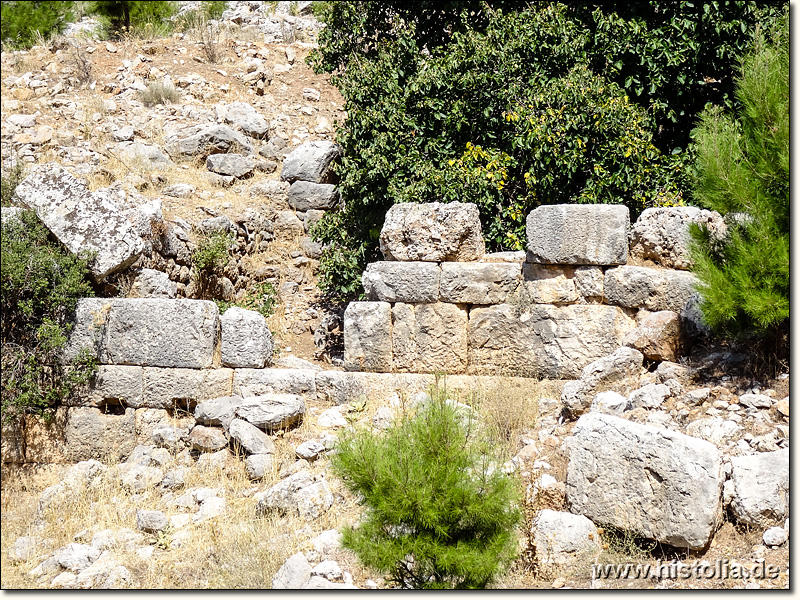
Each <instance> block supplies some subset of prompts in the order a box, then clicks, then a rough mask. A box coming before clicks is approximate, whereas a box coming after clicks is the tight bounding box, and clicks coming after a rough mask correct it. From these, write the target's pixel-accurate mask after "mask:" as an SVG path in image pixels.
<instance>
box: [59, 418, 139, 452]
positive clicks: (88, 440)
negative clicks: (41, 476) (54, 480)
mask: <svg viewBox="0 0 800 600" xmlns="http://www.w3.org/2000/svg"><path fill="white" fill-rule="evenodd" d="M64 440H65V447H64V455H65V457H66V458H67V460H69V461H71V462H79V461H82V460H89V459H90V458H96V459H101V460H108V459H116V460H122V459H125V458H126V457H127V456H128V455H129V454H130V453H131V452H132V451H133V449H134V447H135V446H136V411H135V410H134V409H133V408H128V409H126V410H125V414H123V415H105V414H103V413H102V412H101V411H100V409H97V408H90V407H73V408H70V409H69V411H68V413H67V424H66V428H65V430H64Z"/></svg>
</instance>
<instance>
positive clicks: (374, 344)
mask: <svg viewBox="0 0 800 600" xmlns="http://www.w3.org/2000/svg"><path fill="white" fill-rule="evenodd" d="M344 368H345V369H347V370H348V371H377V372H384V373H385V372H390V371H391V370H392V309H391V305H390V304H389V303H388V302H351V303H350V304H349V305H348V306H347V309H345V311H344Z"/></svg>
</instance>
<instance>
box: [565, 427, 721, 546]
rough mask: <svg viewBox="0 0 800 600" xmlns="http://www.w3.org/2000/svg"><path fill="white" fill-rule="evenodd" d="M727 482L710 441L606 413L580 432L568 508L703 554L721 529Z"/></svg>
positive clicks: (572, 455) (572, 456)
mask: <svg viewBox="0 0 800 600" xmlns="http://www.w3.org/2000/svg"><path fill="white" fill-rule="evenodd" d="M722 482H723V472H722V460H721V456H720V454H719V451H718V450H717V448H716V447H715V446H714V445H713V444H711V443H709V442H706V441H703V440H699V439H696V438H692V437H689V436H687V435H683V434H681V433H677V432H675V431H671V430H668V429H661V428H658V427H652V426H649V425H640V424H638V423H633V422H631V421H626V420H625V419H621V418H619V417H613V416H611V415H603V414H600V413H588V414H586V415H583V416H582V417H581V418H580V419H578V422H577V424H576V425H575V428H574V430H573V438H572V439H571V440H570V447H569V466H568V468H567V501H568V502H569V505H570V509H571V510H572V512H574V513H577V514H582V515H584V516H586V517H589V518H590V519H591V520H592V521H594V522H595V523H598V524H605V525H613V526H615V527H619V528H621V529H624V530H627V531H632V532H635V533H636V534H638V535H642V536H644V537H647V538H650V539H654V540H658V541H659V542H663V543H666V544H670V545H672V546H676V547H679V548H689V549H692V550H699V549H702V548H704V547H706V546H707V544H708V543H709V541H710V540H711V537H712V536H713V535H714V532H715V531H716V528H717V525H718V524H719V523H720V520H721V517H722V503H721V491H722Z"/></svg>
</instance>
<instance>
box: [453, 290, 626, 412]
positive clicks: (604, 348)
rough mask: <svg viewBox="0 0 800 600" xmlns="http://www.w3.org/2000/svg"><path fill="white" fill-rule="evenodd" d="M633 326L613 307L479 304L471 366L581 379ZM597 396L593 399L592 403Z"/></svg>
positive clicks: (472, 327) (473, 317) (472, 322)
mask: <svg viewBox="0 0 800 600" xmlns="http://www.w3.org/2000/svg"><path fill="white" fill-rule="evenodd" d="M633 326H634V320H633V319H632V318H631V317H629V316H628V315H626V314H625V313H624V311H622V310H621V309H619V308H617V307H612V306H603V305H570V306H549V305H546V304H543V305H531V306H529V307H519V306H512V305H510V304H498V305H495V306H490V307H487V308H473V309H472V310H471V311H470V314H469V332H468V336H469V364H470V368H471V370H473V371H474V372H475V373H478V374H488V375H497V374H498V373H502V374H504V375H524V376H527V377H530V376H538V377H546V378H554V379H559V378H572V377H577V376H578V374H579V373H580V369H582V368H583V367H584V366H585V365H586V364H587V363H589V362H591V361H593V360H596V359H598V358H600V357H602V356H605V355H607V354H609V353H611V352H613V351H614V350H615V349H616V348H618V347H619V345H620V343H621V341H622V338H623V336H624V335H625V333H627V332H628V331H629V330H630V329H632V328H633ZM597 391H602V390H597ZM593 396H594V394H592V395H591V396H590V397H588V398H587V400H586V407H588V405H589V403H590V402H591V399H592V397H593Z"/></svg>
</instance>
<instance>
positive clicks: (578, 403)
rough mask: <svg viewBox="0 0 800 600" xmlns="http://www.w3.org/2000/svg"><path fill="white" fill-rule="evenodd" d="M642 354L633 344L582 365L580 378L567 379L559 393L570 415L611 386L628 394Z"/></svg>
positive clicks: (638, 372)
mask: <svg viewBox="0 0 800 600" xmlns="http://www.w3.org/2000/svg"><path fill="white" fill-rule="evenodd" d="M643 362H644V356H643V355H642V353H641V352H639V351H638V350H636V349H634V348H627V347H625V348H618V349H617V350H615V351H614V352H612V353H610V354H609V355H608V356H602V357H600V358H598V359H597V360H594V361H592V362H590V363H589V364H588V365H586V366H585V367H583V370H582V371H581V377H580V379H578V380H576V381H569V382H567V384H566V385H565V386H564V390H563V392H562V393H561V403H562V404H563V405H564V407H565V408H566V409H567V411H568V412H569V413H570V414H571V415H572V416H578V415H580V414H582V413H583V412H584V411H586V410H587V409H588V408H589V406H590V405H591V404H592V400H593V399H594V397H595V395H597V394H598V393H600V392H605V391H607V390H612V391H615V392H618V393H624V394H626V395H627V394H629V393H630V392H632V391H633V390H635V389H637V388H638V387H639V377H640V375H641V372H642V363H643Z"/></svg>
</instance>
